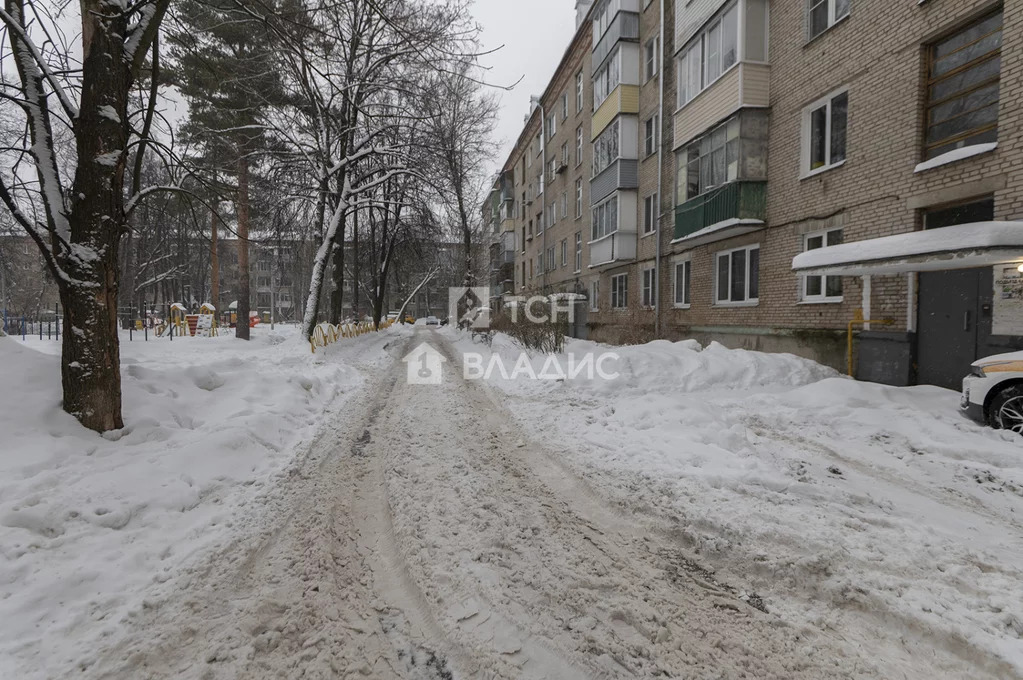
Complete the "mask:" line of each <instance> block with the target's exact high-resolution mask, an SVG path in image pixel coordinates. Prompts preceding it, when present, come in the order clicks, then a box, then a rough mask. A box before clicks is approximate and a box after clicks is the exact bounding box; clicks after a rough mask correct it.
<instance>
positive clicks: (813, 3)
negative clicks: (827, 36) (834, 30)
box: [806, 0, 851, 40]
mask: <svg viewBox="0 0 1023 680" xmlns="http://www.w3.org/2000/svg"><path fill="white" fill-rule="evenodd" d="M850 2H851V0H806V3H807V6H806V30H807V39H809V40H813V39H814V38H816V37H817V36H819V35H820V34H821V33H823V32H824V31H826V30H828V29H829V28H831V27H832V26H834V25H835V24H837V23H838V22H839V21H841V20H842V19H844V18H846V17H847V16H849V4H850Z"/></svg>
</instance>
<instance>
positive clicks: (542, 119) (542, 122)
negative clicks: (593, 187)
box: [529, 96, 551, 293]
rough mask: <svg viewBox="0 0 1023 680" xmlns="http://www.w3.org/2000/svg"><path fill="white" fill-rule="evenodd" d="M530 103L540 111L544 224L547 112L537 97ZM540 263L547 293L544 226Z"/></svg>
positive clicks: (545, 212) (546, 217)
mask: <svg viewBox="0 0 1023 680" xmlns="http://www.w3.org/2000/svg"><path fill="white" fill-rule="evenodd" d="M529 100H530V101H531V102H533V103H534V104H536V105H537V107H538V108H539V109H540V173H541V174H540V176H541V177H542V178H543V203H541V204H540V207H541V208H543V219H544V222H545V223H546V222H547V220H548V219H549V218H550V215H548V214H547V192H549V191H550V190H551V188H550V186H548V185H549V184H550V182H548V181H547V111H546V110H545V109H544V106H543V102H542V101H540V98H539V97H537V96H532V97H530V98H529ZM540 261H541V262H543V292H544V293H546V292H547V227H546V224H545V225H544V230H543V243H542V244H541V246H540Z"/></svg>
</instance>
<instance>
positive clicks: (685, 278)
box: [674, 260, 693, 309]
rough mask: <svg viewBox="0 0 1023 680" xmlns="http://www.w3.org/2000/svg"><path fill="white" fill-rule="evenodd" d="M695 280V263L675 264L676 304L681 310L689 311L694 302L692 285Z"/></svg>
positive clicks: (687, 261)
mask: <svg viewBox="0 0 1023 680" xmlns="http://www.w3.org/2000/svg"><path fill="white" fill-rule="evenodd" d="M692 279H693V263H692V261H691V260H683V261H681V262H676V263H675V276H674V288H675V291H674V304H675V306H676V307H678V308H680V309H688V308H689V305H690V304H691V302H692V296H691V289H690V284H691V282H692Z"/></svg>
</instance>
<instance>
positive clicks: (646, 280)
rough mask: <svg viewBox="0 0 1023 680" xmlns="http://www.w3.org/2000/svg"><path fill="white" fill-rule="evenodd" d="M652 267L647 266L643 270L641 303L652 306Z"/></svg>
mask: <svg viewBox="0 0 1023 680" xmlns="http://www.w3.org/2000/svg"><path fill="white" fill-rule="evenodd" d="M654 278H655V277H654V268H653V267H647V268H646V269H644V270H643V281H642V283H643V286H642V297H643V299H642V305H643V306H644V307H653V306H654V295H655V292H654Z"/></svg>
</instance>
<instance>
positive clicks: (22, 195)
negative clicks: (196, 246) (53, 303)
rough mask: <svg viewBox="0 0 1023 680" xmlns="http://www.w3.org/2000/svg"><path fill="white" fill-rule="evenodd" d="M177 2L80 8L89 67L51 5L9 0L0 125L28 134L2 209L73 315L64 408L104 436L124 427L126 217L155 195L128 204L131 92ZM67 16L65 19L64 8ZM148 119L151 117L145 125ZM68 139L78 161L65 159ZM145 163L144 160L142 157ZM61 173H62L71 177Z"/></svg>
mask: <svg viewBox="0 0 1023 680" xmlns="http://www.w3.org/2000/svg"><path fill="white" fill-rule="evenodd" d="M169 1H170V0H136V1H135V2H131V1H130V0H122V1H121V2H108V1H106V0H81V1H80V3H79V5H78V7H79V9H80V12H81V16H80V20H81V26H82V33H81V45H80V47H81V51H80V53H81V54H82V55H83V57H82V63H81V64H80V65H78V64H75V63H73V55H74V54H75V53H76V52H77V50H76V49H73V48H72V46H71V45H68V44H66V43H64V42H62V41H61V40H60V36H62V33H61V31H60V28H59V25H58V24H59V21H58V17H55V16H52V15H50V14H48V12H49V11H50V10H51V9H54V5H52V4H50V3H44V2H42V1H41V0H5V2H4V9H3V10H2V12H0V21H2V25H3V27H4V29H5V31H6V34H7V36H6V37H7V42H8V44H7V45H6V47H4V48H2V51H0V63H3V64H10V63H13V64H14V65H15V67H16V72H17V76H16V78H7V77H6V76H5V77H4V79H3V81H2V83H0V87H2V101H3V102H4V106H3V112H2V113H3V116H16V117H19V118H20V120H21V121H22V122H23V125H24V128H25V130H26V131H27V134H25V135H23V136H22V137H21V140H20V143H19V145H17V146H16V147H15V148H13V149H9V150H7V151H6V153H5V155H6V156H7V158H8V159H9V160H10V161H11V163H10V164H8V165H7V167H10V168H13V169H12V170H11V171H10V172H8V173H6V174H4V175H2V176H0V200H2V201H3V203H4V205H5V206H6V207H7V209H8V210H9V211H10V212H11V214H12V216H13V217H14V219H15V220H16V221H17V222H18V224H19V225H20V226H21V227H22V228H24V229H25V231H26V232H27V233H28V234H29V236H31V238H32V240H33V241H34V242H35V244H36V246H37V247H38V248H39V251H40V253H42V255H43V258H44V259H45V261H46V264H47V267H48V268H49V270H50V271H51V273H52V274H53V276H54V279H55V280H56V282H57V285H58V287H59V290H60V298H61V301H62V303H63V307H64V322H65V326H66V328H67V329H68V332H67V333H65V334H64V340H63V348H62V350H63V351H62V356H63V360H62V364H61V382H62V385H63V393H64V399H63V407H64V409H65V410H66V411H67V412H68V413H71V414H72V415H74V416H75V417H76V418H78V419H79V420H80V421H81V422H82V424H83V425H85V426H86V427H88V428H91V429H93V430H97V431H104V430H111V429H117V428H120V427H123V421H122V418H121V374H120V350H119V346H118V335H117V332H118V331H117V296H118V285H119V272H120V270H119V266H118V265H119V258H118V254H119V249H120V243H121V237H122V236H123V234H124V233H125V230H126V229H127V227H128V215H129V212H130V211H131V209H132V208H133V207H134V206H135V205H137V200H138V198H139V197H141V196H142V195H143V194H145V193H147V189H140V190H139V191H138V192H137V193H136V194H135V195H134V196H132V197H128V198H127V199H126V196H125V190H124V189H125V186H124V178H125V167H126V164H127V161H128V156H129V154H130V153H131V152H132V149H133V148H137V144H138V136H137V135H136V132H135V130H136V128H135V126H134V124H133V121H134V120H138V119H139V113H140V112H139V111H138V110H135V109H134V108H133V107H134V104H132V102H131V100H132V98H131V96H130V94H131V91H132V88H133V87H134V86H135V85H136V84H137V83H138V81H139V79H140V76H141V74H142V73H143V71H144V69H145V68H146V67H147V55H148V53H149V51H150V49H153V50H154V51H155V50H156V49H157V48H156V43H155V40H156V36H157V31H158V29H159V26H160V22H161V21H162V20H163V17H164V14H165V12H166V10H167V6H168V3H169ZM58 11H59V9H58ZM144 117H145V114H144V113H143V118H144ZM57 128H60V130H63V131H67V132H68V133H69V134H70V136H71V137H72V138H73V140H74V150H73V153H72V154H70V155H69V156H66V157H61V156H60V149H59V148H58V143H57V135H58V133H59V131H58V130H57ZM138 152H139V153H141V150H138ZM62 169H64V170H65V171H64V172H62Z"/></svg>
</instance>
